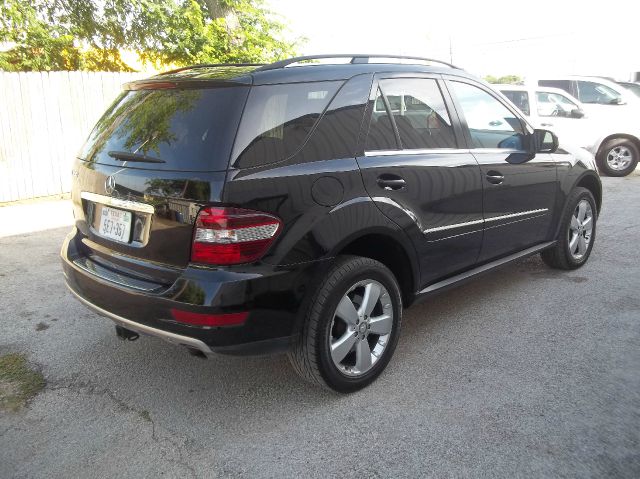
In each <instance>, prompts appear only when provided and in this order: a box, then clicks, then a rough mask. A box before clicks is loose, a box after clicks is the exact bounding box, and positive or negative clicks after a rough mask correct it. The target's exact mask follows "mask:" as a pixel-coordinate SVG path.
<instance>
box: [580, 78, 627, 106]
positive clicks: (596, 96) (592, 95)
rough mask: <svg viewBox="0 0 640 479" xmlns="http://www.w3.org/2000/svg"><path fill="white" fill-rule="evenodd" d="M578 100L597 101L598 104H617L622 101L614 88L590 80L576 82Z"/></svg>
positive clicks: (583, 101) (585, 101)
mask: <svg viewBox="0 0 640 479" xmlns="http://www.w3.org/2000/svg"><path fill="white" fill-rule="evenodd" d="M578 100H580V101H581V102H582V103H598V104H600V105H617V104H620V103H622V96H621V95H620V94H619V93H618V92H617V91H615V90H613V89H611V88H609V87H608V86H606V85H602V84H601V83H594V82H590V81H579V82H578Z"/></svg>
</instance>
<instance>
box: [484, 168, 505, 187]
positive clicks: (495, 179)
mask: <svg viewBox="0 0 640 479" xmlns="http://www.w3.org/2000/svg"><path fill="white" fill-rule="evenodd" d="M486 177H487V181H488V182H489V183H491V184H494V185H499V184H501V183H502V182H503V181H504V175H502V174H501V173H500V172H498V171H487V174H486Z"/></svg>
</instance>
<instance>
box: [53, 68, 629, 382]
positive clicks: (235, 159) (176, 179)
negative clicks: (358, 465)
mask: <svg viewBox="0 0 640 479" xmlns="http://www.w3.org/2000/svg"><path fill="white" fill-rule="evenodd" d="M338 56H340V55H338ZM345 56H346V57H349V60H350V61H349V62H348V63H341V61H338V62H335V63H333V64H332V63H331V62H327V63H326V64H322V63H318V64H311V63H308V62H306V61H307V60H310V59H319V58H324V59H327V60H329V59H331V58H335V57H336V56H335V55H328V56H315V57H298V58H293V59H289V60H283V61H280V62H276V63H273V64H270V65H262V66H258V65H196V66H192V67H186V68H182V69H178V70H174V71H170V72H167V73H164V74H160V75H157V76H155V77H153V78H150V79H146V80H138V81H134V82H132V83H129V84H127V85H125V88H124V91H123V92H122V94H121V95H120V96H119V97H118V99H117V100H116V101H115V102H114V104H113V105H112V106H111V107H110V108H109V109H108V110H107V111H106V113H105V114H104V116H103V117H102V118H101V119H100V120H99V121H98V123H97V124H96V126H95V128H94V130H93V131H92V132H91V134H90V135H89V138H88V139H87V141H86V143H85V145H84V146H83V147H82V149H81V150H80V152H79V154H78V157H77V158H76V160H75V162H74V165H73V170H74V171H73V179H72V193H71V198H72V202H73V208H74V217H75V224H74V228H73V230H72V231H71V233H70V234H69V235H68V236H67V238H66V239H65V242H64V244H63V246H62V251H61V257H62V265H63V271H64V277H65V281H66V284H67V286H68V287H69V289H70V290H71V292H72V293H73V294H74V295H75V296H76V297H77V298H78V299H79V300H80V301H81V302H82V303H83V304H85V305H86V306H87V307H89V308H90V309H92V310H93V311H95V312H96V313H98V314H100V315H103V316H107V317H108V318H110V319H111V320H113V321H114V322H115V323H116V325H117V328H116V331H117V334H118V336H119V337H120V338H123V339H128V340H132V341H133V340H137V339H138V336H139V335H140V336H142V335H151V336H155V337H158V338H162V339H164V340H166V341H168V342H170V343H172V344H176V345H180V346H185V347H186V348H188V350H189V351H191V352H192V353H197V354H198V355H200V356H203V355H206V356H209V355H213V354H214V353H220V354H233V355H251V354H266V353H274V352H287V353H288V354H289V358H290V360H291V363H292V364H293V367H294V368H295V370H296V371H297V372H298V373H299V374H300V375H301V376H302V377H303V378H305V379H306V380H308V381H310V382H311V383H313V384H316V385H320V386H322V387H325V388H327V389H331V390H334V391H338V392H341V393H347V392H352V391H356V390H358V389H361V388H363V387H365V386H367V385H368V384H370V383H371V382H372V381H374V380H375V379H376V378H377V377H378V376H379V375H380V374H381V373H382V371H383V370H384V369H385V367H386V366H387V364H388V363H389V361H390V359H391V357H392V355H393V353H394V350H395V348H396V344H397V343H398V337H399V335H400V324H401V319H402V309H403V306H405V307H408V306H409V305H411V304H413V303H414V302H417V301H418V300H420V299H424V298H426V297H428V296H430V295H431V294H435V293H437V292H440V291H443V290H445V289H447V288H449V287H451V286H454V285H456V284H459V283H461V282H463V281H467V280H470V279H472V278H475V277H477V276H478V275H480V274H484V273H486V272H488V271H491V270H494V269H496V268H498V267H501V266H504V265H506V264H509V263H511V262H513V261H516V260H518V259H521V258H524V257H527V256H530V255H533V254H538V253H540V252H542V251H545V250H547V251H545V252H544V253H543V258H544V259H545V261H546V262H547V263H549V264H550V265H551V266H553V267H557V268H563V269H573V268H577V267H578V266H581V265H583V264H584V263H585V262H586V261H587V259H588V257H589V254H590V253H591V249H592V248H593V242H594V240H595V232H596V231H595V222H596V219H597V215H598V211H599V210H598V209H599V208H600V205H601V203H602V186H601V183H600V178H599V177H598V174H597V172H596V171H595V164H594V163H593V158H592V157H591V155H590V154H589V153H588V152H586V151H584V150H580V149H576V150H575V151H571V149H570V148H558V137H557V136H556V135H555V134H554V133H552V132H550V131H547V130H541V129H535V128H533V127H532V126H531V125H530V124H529V123H528V122H527V120H526V119H525V118H524V117H522V115H521V114H520V113H518V111H517V110H516V109H515V108H514V107H513V105H511V104H509V103H508V102H506V101H505V100H504V99H503V98H502V97H501V96H500V95H498V94H496V93H495V92H494V91H493V90H491V88H490V87H489V86H487V85H486V84H484V83H482V82H480V81H478V80H476V79H474V78H473V77H472V76H471V75H469V74H468V73H466V72H465V71H464V70H462V69H459V68H457V67H455V66H453V65H449V64H444V65H443V64H442V62H439V61H436V60H428V59H424V58H422V59H415V58H414V59H413V60H417V61H416V62H415V63H416V64H410V63H408V62H407V61H406V60H408V59H407V57H399V58H398V59H396V60H399V61H395V60H393V61H389V59H386V60H384V61H382V62H381V61H380V60H377V61H376V57H375V56H372V57H370V56H366V55H356V56H353V55H342V57H345ZM343 60H344V59H343ZM343 60H342V61H343ZM425 60H426V61H425ZM614 146H615V145H614ZM618 146H621V145H618ZM612 148H613V147H612ZM620 151H622V150H620ZM477 299H478V301H480V300H481V298H477ZM225 364H226V365H227V367H228V365H229V363H225ZM242 364H243V363H242V362H241V361H238V363H237V365H236V366H235V367H237V368H241V367H242Z"/></svg>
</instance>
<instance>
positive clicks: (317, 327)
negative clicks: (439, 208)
mask: <svg viewBox="0 0 640 479" xmlns="http://www.w3.org/2000/svg"><path fill="white" fill-rule="evenodd" d="M401 315H402V300H401V296H400V289H399V287H398V282H397V281H396V278H395V277H394V275H393V273H391V271H390V270H389V269H388V268H387V267H386V266H384V265H383V264H382V263H380V262H378V261H375V260H373V259H370V258H362V257H357V256H344V257H339V258H338V259H337V261H336V264H335V265H334V266H333V267H332V268H331V270H330V271H329V273H328V275H327V277H326V278H325V279H324V281H322V283H321V284H320V285H319V287H318V289H317V291H316V292H315V294H314V296H313V298H312V301H311V304H310V306H309V310H308V313H307V316H306V318H305V322H304V325H303V328H302V332H301V335H300V338H299V340H298V341H297V343H296V344H295V345H294V348H293V349H292V351H291V352H290V353H289V359H290V361H291V363H292V365H293V367H294V369H295V370H296V372H297V373H298V374H299V375H300V376H301V377H302V378H304V379H306V380H307V381H309V382H311V383H314V384H318V385H320V386H323V387H326V388H329V389H333V390H334V391H337V392H341V393H347V392H353V391H357V390H358V389H362V388H363V387H365V386H367V385H368V384H370V383H371V382H373V381H374V380H375V379H376V378H377V377H378V376H379V375H380V373H382V371H383V370H384V369H385V367H386V366H387V364H388V363H389V360H390V359H391V356H392V355H393V352H394V350H395V347H396V344H397V342H398V335H399V333H400V322H401Z"/></svg>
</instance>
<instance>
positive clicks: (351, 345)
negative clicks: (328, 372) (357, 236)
mask: <svg viewBox="0 0 640 479" xmlns="http://www.w3.org/2000/svg"><path fill="white" fill-rule="evenodd" d="M392 328H393V308H392V307H391V298H390V296H389V292H388V291H387V289H386V288H385V287H384V286H383V285H382V284H380V283H379V282H377V281H374V280H364V281H359V282H357V283H356V284H354V285H353V286H352V287H351V288H349V291H347V293H346V294H345V295H344V296H343V297H342V299H341V300H340V302H339V303H338V307H337V308H336V311H335V313H334V315H333V321H332V323H331V335H330V337H329V342H330V343H331V344H330V347H331V359H332V360H333V363H334V364H335V365H336V367H337V368H338V369H339V370H340V371H341V372H342V373H344V374H346V375H347V376H358V375H362V374H364V373H366V372H367V371H369V370H370V369H371V368H372V367H373V365H374V364H375V363H376V361H378V359H379V358H380V356H381V355H382V353H383V352H384V350H385V348H386V347H387V343H388V342H389V336H390V334H391V329H392Z"/></svg>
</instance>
